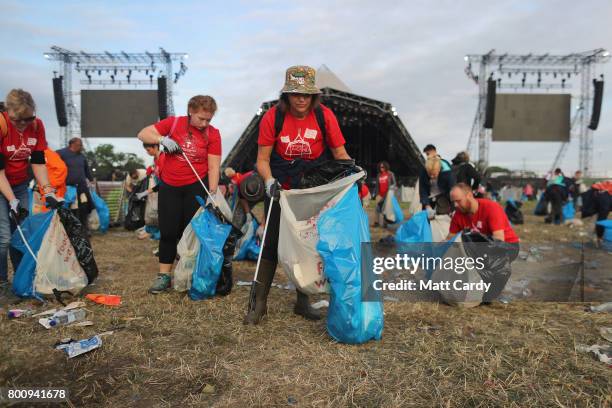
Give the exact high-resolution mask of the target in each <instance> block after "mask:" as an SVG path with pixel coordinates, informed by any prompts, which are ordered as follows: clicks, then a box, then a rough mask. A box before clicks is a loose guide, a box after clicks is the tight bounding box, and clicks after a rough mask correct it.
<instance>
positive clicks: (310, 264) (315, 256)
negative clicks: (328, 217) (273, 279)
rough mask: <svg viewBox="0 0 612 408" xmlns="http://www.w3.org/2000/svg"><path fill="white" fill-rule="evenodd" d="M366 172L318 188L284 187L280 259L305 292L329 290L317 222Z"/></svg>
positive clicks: (281, 196) (294, 282) (279, 246)
mask: <svg viewBox="0 0 612 408" xmlns="http://www.w3.org/2000/svg"><path fill="white" fill-rule="evenodd" d="M363 175H364V173H363V172H361V173H357V174H353V175H351V176H348V177H345V178H343V179H340V180H337V181H334V182H333V183H329V184H325V185H322V186H318V187H311V188H305V189H295V190H284V191H281V193H280V206H281V215H280V227H279V238H278V261H279V263H280V265H282V267H283V269H284V270H285V272H286V273H287V277H288V278H289V280H291V282H292V283H293V284H294V285H295V286H296V287H298V288H299V289H300V290H301V291H302V292H304V293H307V294H316V293H326V292H328V290H329V287H328V284H327V279H326V278H325V276H324V275H323V267H322V262H321V257H320V255H319V253H318V252H317V249H316V246H317V242H318V241H319V232H318V230H317V222H318V220H319V217H320V216H321V214H323V213H325V211H329V209H330V208H333V207H334V206H335V205H336V204H337V203H338V202H339V200H340V199H341V198H342V197H343V196H344V194H346V193H347V192H348V191H349V190H350V189H351V187H352V186H353V185H354V184H355V182H357V180H359V179H360V178H362V177H363Z"/></svg>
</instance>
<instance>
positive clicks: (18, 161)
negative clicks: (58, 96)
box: [0, 112, 47, 186]
mask: <svg viewBox="0 0 612 408" xmlns="http://www.w3.org/2000/svg"><path fill="white" fill-rule="evenodd" d="M2 115H4V119H6V123H7V128H8V129H7V135H6V137H2V135H0V154H2V156H4V172H5V174H6V178H7V179H8V181H9V184H10V185H11V186H15V185H17V184H21V183H23V182H24V181H27V179H28V164H29V161H30V155H31V154H32V152H36V151H41V152H44V150H45V149H46V148H47V139H46V138H45V127H44V126H43V123H42V120H40V119H38V118H37V119H36V120H35V121H34V122H33V123H30V124H29V125H28V127H27V128H25V130H24V131H23V133H19V131H18V130H17V128H15V126H14V125H13V123H12V122H11V121H10V120H9V118H8V114H7V113H6V112H2Z"/></svg>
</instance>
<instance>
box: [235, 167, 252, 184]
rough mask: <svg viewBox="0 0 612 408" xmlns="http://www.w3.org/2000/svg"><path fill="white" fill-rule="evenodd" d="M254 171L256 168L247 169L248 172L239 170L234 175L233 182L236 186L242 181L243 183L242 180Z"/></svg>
mask: <svg viewBox="0 0 612 408" xmlns="http://www.w3.org/2000/svg"><path fill="white" fill-rule="evenodd" d="M253 173H254V170H251V171H247V172H246V173H238V172H237V173H236V174H235V175H234V177H232V183H234V184H235V185H236V186H240V183H242V180H244V179H245V178H247V177H249V176H250V175H251V174H253Z"/></svg>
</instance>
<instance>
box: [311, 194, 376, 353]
mask: <svg viewBox="0 0 612 408" xmlns="http://www.w3.org/2000/svg"><path fill="white" fill-rule="evenodd" d="M317 228H318V231H319V239H318V243H317V247H316V248H317V250H318V253H319V254H320V255H321V258H322V259H323V263H324V265H325V276H326V277H327V279H328V280H329V285H330V302H329V311H328V314H327V332H328V333H329V335H330V336H331V337H332V338H334V340H336V341H338V342H341V343H351V344H360V343H365V342H367V341H369V340H380V339H381V337H382V330H383V324H384V317H383V304H382V302H362V301H361V243H362V242H368V241H369V240H370V231H369V228H368V217H367V215H366V214H365V212H364V211H363V208H362V207H361V202H360V200H359V195H358V194H357V186H355V185H353V186H352V187H351V188H350V190H349V191H348V192H347V193H346V194H344V196H343V197H342V198H341V199H340V201H339V202H338V203H337V204H336V205H335V206H333V207H332V208H330V209H329V210H327V211H324V212H323V213H322V214H321V216H320V217H319V219H318V221H317Z"/></svg>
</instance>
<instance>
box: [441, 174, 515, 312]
mask: <svg viewBox="0 0 612 408" xmlns="http://www.w3.org/2000/svg"><path fill="white" fill-rule="evenodd" d="M450 197H451V201H452V202H453V203H454V205H455V213H454V214H453V218H452V220H451V224H450V229H449V234H448V237H447V240H450V239H452V238H453V237H454V236H455V235H456V234H458V233H461V232H465V233H467V234H469V235H471V236H474V235H477V234H482V235H484V236H485V237H487V238H489V239H492V240H493V242H499V243H500V244H499V245H498V246H495V245H494V246H487V247H484V246H481V247H479V246H478V245H476V246H475V248H480V250H481V251H485V252H483V254H484V255H486V256H487V257H488V258H491V257H495V256H499V253H500V252H501V253H502V255H501V256H503V255H506V256H508V261H509V262H508V264H507V268H506V269H505V270H504V273H503V276H494V275H495V274H494V273H493V274H491V273H487V272H482V271H479V273H480V275H481V277H482V279H483V280H484V281H489V282H490V283H492V286H491V288H490V290H489V291H488V292H487V293H486V294H485V297H484V303H488V302H490V301H491V300H493V299H495V298H497V297H498V296H499V294H500V293H501V291H502V290H503V289H504V286H505V285H506V282H507V280H508V278H509V277H510V263H511V262H513V261H514V260H515V259H516V258H517V256H518V253H519V237H518V236H517V235H516V233H515V232H514V230H513V229H512V226H511V225H510V221H509V220H508V217H507V216H506V213H505V211H504V209H503V208H502V206H501V205H499V204H498V203H497V202H495V201H492V200H489V199H486V198H475V197H474V194H473V193H472V189H471V187H470V186H468V185H467V184H465V183H459V184H457V185H455V186H454V187H453V188H452V189H451V192H450ZM464 241H465V239H464ZM473 242H476V241H473ZM502 243H503V244H502ZM489 252H491V253H489Z"/></svg>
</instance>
